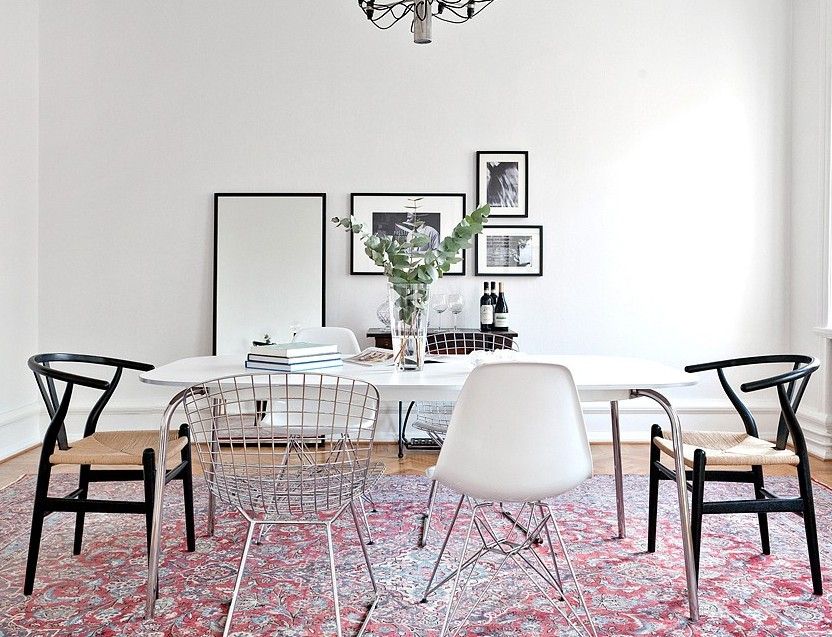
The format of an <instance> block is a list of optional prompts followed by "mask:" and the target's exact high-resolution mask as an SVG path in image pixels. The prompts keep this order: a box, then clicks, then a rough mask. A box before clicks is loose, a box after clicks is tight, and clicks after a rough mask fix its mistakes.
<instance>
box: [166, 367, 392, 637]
mask: <svg viewBox="0 0 832 637" xmlns="http://www.w3.org/2000/svg"><path fill="white" fill-rule="evenodd" d="M183 404H184V408H185V414H186V416H187V421H188V424H189V426H190V428H191V431H192V432H193V433H192V436H193V439H194V441H195V443H196V444H195V446H196V449H197V453H198V454H199V459H200V462H201V464H202V466H203V468H204V475H205V480H206V482H207V484H208V488H209V490H210V492H211V493H212V494H213V496H214V497H215V498H216V499H217V500H219V501H221V502H225V503H227V504H229V505H231V506H233V507H234V508H236V509H237V510H238V511H239V512H240V514H241V515H242V516H243V517H244V518H245V519H246V520H247V521H248V534H247V536H246V541H245V545H244V547H243V552H242V557H241V558H240V566H239V570H238V571H237V578H236V581H235V584H234V592H233V594H232V597H231V604H230V606H229V609H228V619H227V620H226V624H225V631H224V633H223V634H224V635H228V634H229V631H230V629H231V622H232V617H233V614H234V609H235V606H236V603H237V597H238V594H239V591H240V584H241V582H242V579H243V573H244V569H245V564H246V559H247V557H248V553H249V549H250V547H251V544H252V540H253V539H254V531H255V528H256V527H257V526H261V528H263V527H264V526H271V525H314V526H320V527H322V528H323V530H324V532H325V534H326V540H327V546H328V552H329V568H330V577H331V580H332V595H333V600H334V606H335V623H336V634H337V635H338V637H341V635H342V628H341V606H340V600H339V596H338V584H337V581H336V571H335V548H334V544H333V539H332V524H333V523H334V522H335V521H336V520H337V519H338V518H339V517H340V516H341V515H342V514H343V513H344V512H345V511H347V510H349V512H350V514H351V516H352V518H353V522H354V524H355V529H356V533H357V535H358V541H359V545H360V546H361V551H362V553H363V555H364V561H365V564H366V566H367V572H368V574H369V578H370V583H371V585H372V589H373V596H372V600H371V601H370V603H369V605H368V609H367V614H366V616H365V618H364V621H363V623H362V625H361V627H360V629H359V632H358V635H359V636H360V635H363V633H364V631H365V629H366V627H367V623H368V622H369V620H370V616H371V615H372V613H373V611H374V610H375V607H376V604H377V603H378V599H379V594H378V587H377V586H376V581H375V577H374V575H373V570H372V566H371V564H370V558H369V556H368V554H367V548H366V546H365V545H364V541H363V538H362V536H361V524H360V523H359V518H358V513H357V511H356V506H358V508H359V510H360V511H362V515H363V508H362V506H361V496H362V495H363V494H364V493H365V491H366V490H367V489H368V488H369V487H370V486H371V485H372V484H373V483H374V482H375V481H376V480H377V479H378V477H380V476H381V475H382V474H383V471H384V465H383V463H375V462H372V460H371V454H372V449H373V436H374V434H375V429H376V423H377V419H378V407H379V398H378V391H377V390H376V388H375V387H373V386H372V385H370V384H369V383H365V382H361V381H356V380H352V379H347V378H341V377H339V376H330V375H322V374H256V375H241V376H230V377H226V378H220V379H216V380H212V381H208V382H204V383H200V384H199V385H196V386H194V387H191V388H189V389H188V390H186V393H185V398H184V400H183ZM252 422H256V423H257V426H256V427H253V426H252ZM365 522H366V520H365Z"/></svg>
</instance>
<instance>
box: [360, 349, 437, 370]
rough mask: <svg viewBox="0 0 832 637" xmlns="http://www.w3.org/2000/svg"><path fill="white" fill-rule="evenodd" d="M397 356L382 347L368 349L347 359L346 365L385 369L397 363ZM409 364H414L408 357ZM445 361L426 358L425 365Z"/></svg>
mask: <svg viewBox="0 0 832 637" xmlns="http://www.w3.org/2000/svg"><path fill="white" fill-rule="evenodd" d="M395 358H396V354H395V353H394V352H393V350H392V349H384V348H382V347H368V348H367V349H365V350H362V351H361V352H359V353H358V354H356V355H355V356H350V357H349V358H345V359H344V362H345V363H355V364H356V365H364V366H366V367H383V366H385V365H392V364H393V363H394V362H395ZM407 360H408V362H413V361H412V360H411V359H410V358H409V357H408V359H407ZM441 362H443V360H442V359H441V358H440V357H438V356H426V357H425V363H441Z"/></svg>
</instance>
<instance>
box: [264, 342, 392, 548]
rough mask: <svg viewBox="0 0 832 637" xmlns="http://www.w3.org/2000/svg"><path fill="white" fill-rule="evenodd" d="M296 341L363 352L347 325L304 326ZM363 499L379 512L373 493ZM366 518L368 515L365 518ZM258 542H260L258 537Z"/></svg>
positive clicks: (350, 353)
mask: <svg viewBox="0 0 832 637" xmlns="http://www.w3.org/2000/svg"><path fill="white" fill-rule="evenodd" d="M293 340H295V341H299V342H303V343H331V344H333V345H337V346H338V351H339V352H340V354H341V356H344V357H347V356H354V355H355V354H358V353H359V352H361V346H360V345H359V344H358V339H357V338H356V337H355V332H353V331H352V330H351V329H349V328H347V327H334V326H326V327H303V328H301V329H300V330H298V332H297V334H295V338H294V339H293ZM363 499H364V500H366V501H367V502H368V503H369V505H370V507H372V509H371V510H372V512H373V513H377V511H376V503H375V501H374V500H373V496H372V494H371V493H370V492H369V491H367V492H366V493H365V494H364V496H363ZM364 519H365V520H366V516H365V518H364ZM265 528H266V527H263V529H261V531H260V536H261V539H262V535H263V531H264V529H265ZM366 528H367V536H368V537H369V538H370V541H369V542H368V544H372V543H373V536H372V535H371V534H370V525H369V523H368V524H367V525H366ZM257 543H258V544H259V543H260V540H259V539H258V541H257Z"/></svg>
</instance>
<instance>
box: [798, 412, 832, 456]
mask: <svg viewBox="0 0 832 637" xmlns="http://www.w3.org/2000/svg"><path fill="white" fill-rule="evenodd" d="M800 426H801V428H802V429H803V435H804V436H805V437H806V446H807V447H808V449H809V453H811V454H812V455H813V456H817V457H818V458H821V459H823V460H829V459H832V417H830V416H827V415H825V414H823V413H821V412H819V411H814V410H812V411H810V410H806V411H801V413H800Z"/></svg>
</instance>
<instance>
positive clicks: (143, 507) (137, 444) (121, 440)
mask: <svg viewBox="0 0 832 637" xmlns="http://www.w3.org/2000/svg"><path fill="white" fill-rule="evenodd" d="M53 363H87V364H91V365H98V366H105V367H114V368H115V372H114V373H113V375H112V377H111V378H110V380H103V379H100V378H95V377H91V376H82V375H80V374H77V373H72V372H68V371H64V370H61V369H55V368H54V367H52V364H53ZM29 369H31V370H32V371H33V372H34V374H35V380H37V383H38V388H39V389H40V393H41V396H43V401H44V402H45V403H46V410H47V412H48V413H49V417H50V422H49V425H48V427H47V428H46V434H45V435H44V437H43V447H42V448H41V453H40V464H39V465H38V479H37V486H36V488H35V502H34V509H33V511H32V532H31V535H30V537H29V556H28V560H27V562H26V579H25V582H24V585H23V594H24V595H31V594H32V590H33V588H34V585H35V571H36V569H37V564H38V553H39V551H40V541H41V535H42V532H43V520H44V518H45V517H46V516H47V515H49V514H50V513H53V512H55V511H69V512H74V513H75V541H74V544H73V549H72V553H73V555H78V554H80V552H81V543H82V540H83V536H84V515H85V514H86V513H139V514H144V515H145V520H146V523H147V542H148V547H149V545H150V530H151V526H152V520H153V494H154V484H155V482H154V480H155V475H156V462H157V458H156V453H157V451H156V450H157V449H158V446H159V431H158V430H148V431H101V432H96V430H95V429H96V426H97V425H98V419H99V417H100V416H101V413H102V412H103V411H104V407H105V406H106V405H107V402H108V401H109V400H110V397H111V396H112V395H113V392H114V391H115V389H116V386H117V385H118V382H119V380H120V379H121V374H122V371H123V370H125V369H133V370H138V371H149V370H151V369H153V365H148V364H147V363H137V362H134V361H126V360H120V359H116V358H104V357H102V356H88V355H84V354H38V355H36V356H32V357H31V358H30V359H29ZM56 381H57V382H59V383H63V393H62V394H61V395H60V397H59V393H58V388H57V387H56ZM76 385H77V386H80V387H88V388H90V389H97V390H99V391H101V392H103V393H102V394H101V397H100V398H99V399H98V401H97V402H96V403H95V405H93V407H92V409H91V410H90V413H89V415H88V416H87V422H86V425H85V427H84V437H83V438H81V439H80V440H78V441H75V442H68V441H67V436H66V424H65V419H66V415H67V412H68V411H69V405H70V402H71V401H72V393H73V389H74V388H75V386H76ZM169 435H170V444H169V445H168V457H167V462H166V463H165V467H166V471H167V474H166V478H165V480H166V482H167V481H170V480H174V479H177V480H182V486H183V491H184V493H185V529H186V535H187V548H188V551H193V550H194V548H195V536H194V505H193V489H192V478H191V446H190V434H189V433H188V426H187V425H182V426H181V427H180V428H179V431H178V432H176V431H171V432H170V434H169ZM61 464H63V465H75V466H78V467H80V477H79V481H78V488H77V489H75V490H74V491H72V492H71V493H68V494H67V495H65V496H63V497H56V496H50V495H48V491H49V479H50V477H51V475H52V467H53V466H55V465H61ZM113 465H115V466H118V467H119V468H118V469H94V468H93V466H113ZM132 480H142V481H144V501H131V500H93V499H89V498H88V497H87V491H88V487H89V484H90V482H121V481H132Z"/></svg>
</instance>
